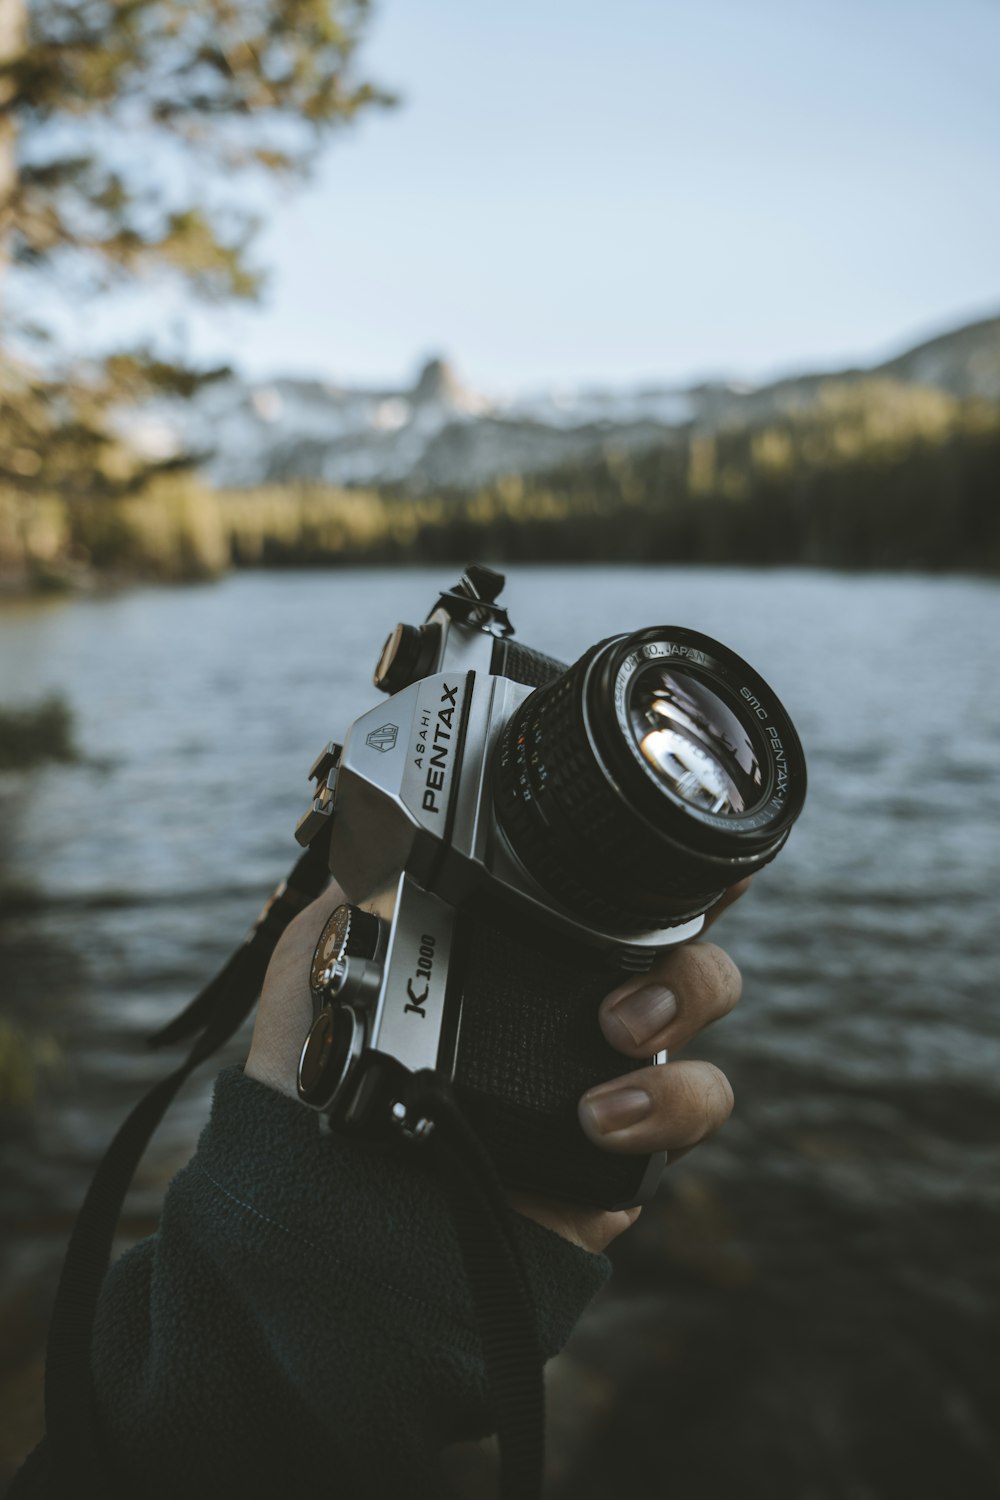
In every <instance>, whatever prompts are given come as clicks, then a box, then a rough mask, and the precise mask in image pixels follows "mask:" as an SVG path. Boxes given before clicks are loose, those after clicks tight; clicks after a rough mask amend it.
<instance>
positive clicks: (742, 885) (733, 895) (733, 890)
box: [701, 875, 753, 936]
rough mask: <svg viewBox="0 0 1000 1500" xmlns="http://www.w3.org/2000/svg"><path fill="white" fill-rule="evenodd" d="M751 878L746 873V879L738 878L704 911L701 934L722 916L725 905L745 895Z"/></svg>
mask: <svg viewBox="0 0 1000 1500" xmlns="http://www.w3.org/2000/svg"><path fill="white" fill-rule="evenodd" d="M752 879H753V876H752V875H748V876H747V878H746V880H738V881H737V882H736V884H735V885H731V886H730V887H729V889H728V891H726V893H725V894H724V895H723V897H722V899H721V900H720V901H717V902H716V903H715V905H714V906H713V907H712V909H711V911H708V912H706V913H705V925H704V926H703V927H702V929H701V931H702V936H704V935H705V933H706V932H707V931H708V929H709V928H710V927H711V926H712V924H713V923H714V922H717V921H718V920H719V918H720V917H721V916H722V913H723V912H724V911H725V910H726V908H727V907H729V906H732V904H733V902H734V901H738V900H739V899H740V897H741V896H745V895H746V893H747V891H748V890H749V889H750V882H751V880H752Z"/></svg>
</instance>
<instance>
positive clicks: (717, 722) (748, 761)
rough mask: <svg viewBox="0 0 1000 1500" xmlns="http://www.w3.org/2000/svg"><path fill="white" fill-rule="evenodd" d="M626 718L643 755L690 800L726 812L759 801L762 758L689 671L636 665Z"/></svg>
mask: <svg viewBox="0 0 1000 1500" xmlns="http://www.w3.org/2000/svg"><path fill="white" fill-rule="evenodd" d="M629 722H630V724H631V726H632V731H633V733H634V734H635V737H636V742H637V743H638V745H639V748H640V750H641V751H642V754H643V757H644V758H645V760H646V761H647V762H648V764H649V765H651V766H652V767H653V769H654V770H655V771H656V772H657V774H658V775H659V776H661V777H662V778H663V780H664V781H665V782H666V783H667V785H668V786H669V787H670V789H671V790H672V791H674V792H675V793H676V794H677V796H679V797H681V798H682V799H683V800H684V801H685V802H687V803H688V804H689V805H690V806H692V807H697V808H700V809H702V810H703V811H704V812H710V813H717V814H718V813H721V814H723V815H725V814H727V813H732V814H739V813H744V812H747V811H748V810H749V809H750V808H751V807H753V805H754V804H755V803H756V802H758V801H760V798H761V793H762V789H763V788H762V780H763V778H762V774H761V764H760V760H759V758H758V756H757V753H756V751H755V750H754V746H753V742H752V740H751V738H750V735H749V732H748V731H747V729H746V728H745V727H744V726H743V725H742V724H741V723H740V721H739V719H738V718H737V717H736V715H735V714H734V713H733V712H732V710H731V709H730V708H728V707H727V706H726V704H725V703H724V702H723V701H722V699H721V698H720V697H719V696H718V694H717V693H715V692H714V691H713V690H712V688H710V687H709V686H708V684H707V683H704V682H701V681H700V680H699V679H698V678H697V677H695V676H693V675H692V674H691V673H690V672H689V671H679V670H677V669H674V670H670V671H668V670H666V669H665V668H663V667H657V666H650V667H647V668H646V669H645V670H643V671H640V672H639V673H638V674H637V675H636V678H635V681H634V682H633V683H632V688H631V692H630V694H629Z"/></svg>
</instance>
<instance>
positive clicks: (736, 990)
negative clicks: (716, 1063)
mask: <svg viewBox="0 0 1000 1500" xmlns="http://www.w3.org/2000/svg"><path fill="white" fill-rule="evenodd" d="M742 987H743V981H742V978H741V977H740V971H739V969H738V968H737V967H736V965H735V964H734V963H733V961H732V959H731V958H730V957H729V955H728V953H724V952H723V950H722V949H721V948H717V947H716V946H715V944H714V943H702V942H696V943H685V944H684V945H683V947H680V948H673V949H671V951H670V952H669V953H665V954H664V955H663V956H662V957H661V958H659V959H657V961H656V963H655V964H654V965H653V967H652V968H651V969H650V971H649V973H648V974H643V975H641V976H640V977H637V978H635V979H630V980H629V981H628V982H627V983H626V984H622V985H619V987H618V988H617V989H616V990H612V992H611V994H610V995H608V996H607V998H606V999H605V1000H603V1001H602V1002H601V1008H600V1010H599V1012H598V1017H599V1020H600V1025H601V1030H602V1031H603V1032H604V1035H605V1037H606V1039H607V1041H608V1042H610V1044H611V1046H612V1047H615V1048H617V1050H618V1051H619V1052H623V1053H624V1054H625V1056H626V1057H634V1058H643V1057H651V1056H652V1055H653V1053H654V1052H659V1051H660V1050H661V1049H662V1048H664V1047H666V1048H667V1049H668V1050H669V1051H670V1052H676V1051H678V1049H679V1048H681V1047H683V1046H684V1044H685V1043H686V1042H689V1041H690V1040H691V1038H692V1037H693V1036H695V1035H696V1034H697V1032H699V1031H701V1030H702V1028H703V1027H705V1026H708V1025H709V1024H710V1023H711V1022H712V1021H717V1020H719V1018H720V1017H721V1016H725V1015H728V1014H729V1012H730V1011H731V1010H732V1009H733V1006H734V1005H736V1003H737V1001H738V1000H739V998H740V992H741V990H742Z"/></svg>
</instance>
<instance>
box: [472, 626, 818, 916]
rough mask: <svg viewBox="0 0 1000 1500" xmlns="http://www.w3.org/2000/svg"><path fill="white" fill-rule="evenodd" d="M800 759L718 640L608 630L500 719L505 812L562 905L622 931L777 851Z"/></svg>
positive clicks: (498, 781) (762, 687)
mask: <svg viewBox="0 0 1000 1500" xmlns="http://www.w3.org/2000/svg"><path fill="white" fill-rule="evenodd" d="M805 785H806V776H805V759H804V756H803V754H802V748H801V745H800V744H799V740H798V736H797V734H796V733H795V729H794V727H793V726H792V723H791V720H790V719H789V717H788V714H787V713H786V712H785V710H784V708H783V707H782V706H781V704H780V703H779V702H778V700H777V698H776V697H775V695H774V693H773V692H772V691H771V689H770V688H769V687H768V686H767V684H766V683H765V682H764V681H763V679H762V678H761V677H759V676H758V675H757V673H755V672H754V671H753V669H752V668H751V667H749V666H748V665H747V663H746V662H745V661H743V660H742V658H741V657H739V656H737V655H736V653H735V652H733V651H730V650H729V649H728V648H727V647H725V646H723V645H722V644H721V643H720V642H718V641H715V640H713V639H712V638H711V637H710V636H705V635H701V634H700V633H698V632H697V631H692V630H687V629H684V628H682V627H677V626H656V627H653V628H651V629H648V630H642V631H637V632H635V633H634V634H632V635H627V636H616V637H613V638H612V639H611V640H608V641H602V642H600V643H599V644H598V645H597V646H595V647H593V648H592V649H591V650H590V651H588V652H586V653H585V654H584V656H582V657H581V658H580V660H579V661H578V662H576V663H575V664H574V665H573V666H572V667H570V668H569V670H568V671H567V672H565V673H564V674H563V675H562V676H560V677H559V678H557V679H556V680H555V681H554V682H552V683H550V684H549V685H547V686H545V687H542V688H539V689H538V690H537V691H536V692H535V693H533V694H532V695H531V696H530V697H529V698H527V699H526V700H525V701H524V703H522V704H521V705H520V707H519V708H518V709H517V710H516V712H515V713H514V714H513V715H512V717H511V719H510V720H509V722H508V723H507V725H506V726H505V728H504V731H503V733H502V735H501V737H500V741H499V744H498V747H497V751H496V757H495V761H494V796H495V806H496V813H497V819H498V822H499V823H500V826H501V827H502V829H503V830H504V832H505V834H506V836H507V839H508V841H509V843H510V844H511V846H512V848H513V850H514V852H515V854H516V855H517V856H518V858H519V859H520V860H521V862H522V864H523V865H524V866H525V867H526V869H527V870H528V871H529V873H530V874H531V875H533V876H534V878H535V879H536V880H537V881H538V882H539V883H540V884H541V885H543V886H544V887H545V888H546V889H547V890H548V891H549V892H550V893H551V894H552V896H553V897H554V898H555V899H557V900H559V901H560V903H561V904H563V905H565V906H567V907H568V908H569V909H570V910H572V911H573V912H574V913H575V914H577V915H579V916H582V917H585V918H590V919H591V920H594V921H597V920H600V921H603V922H610V923H613V924H615V925H617V926H618V927H620V928H621V930H622V931H623V932H625V931H640V930H644V929H648V928H650V927H667V926H671V925H673V924H676V923H678V922H682V921H687V920H688V919H690V918H691V917H694V916H697V915H698V914H699V913H700V912H704V911H706V910H707V909H708V908H709V907H710V906H711V905H713V904H714V902H715V901H716V900H717V899H718V897H719V895H720V894H721V892H722V891H723V890H725V889H726V887H727V886H729V885H732V884H733V883H734V882H735V881H737V880H739V879H741V878H743V876H745V875H750V874H753V873H754V871H755V870H758V869H760V868H761V867H762V866H763V865H765V864H767V863H768V861H769V860H771V859H773V858H774V856H775V854H777V852H778V850H779V849H780V848H781V846H782V844H783V843H784V842H785V839H786V838H787V837H788V832H789V830H790V828H791V826H792V824H793V823H794V821H795V819H796V817H797V816H798V814H799V812H800V811H801V809H802V804H803V801H804V798H805Z"/></svg>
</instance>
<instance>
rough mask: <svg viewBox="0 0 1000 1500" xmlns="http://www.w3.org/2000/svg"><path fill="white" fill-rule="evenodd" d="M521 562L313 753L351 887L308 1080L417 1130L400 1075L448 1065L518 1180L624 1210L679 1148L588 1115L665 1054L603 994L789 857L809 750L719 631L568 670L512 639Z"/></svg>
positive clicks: (362, 1124)
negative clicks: (607, 1029) (616, 1020)
mask: <svg viewBox="0 0 1000 1500" xmlns="http://www.w3.org/2000/svg"><path fill="white" fill-rule="evenodd" d="M503 583H504V580H503V578H502V576H501V575H500V574H498V573H494V572H492V571H491V570H490V569H488V568H485V567H480V566H470V567H469V568H468V569H467V570H466V572H465V574H464V575H463V577H462V579H461V581H460V583H459V584H458V585H457V586H456V587H455V588H454V589H452V590H450V591H449V592H447V593H444V594H442V595H441V596H440V598H439V599H438V602H437V604H436V605H435V607H434V608H433V609H432V611H431V613H430V615H429V616H428V619H427V621H426V623H425V624H423V625H419V626H413V625H398V626H397V627H396V629H395V630H394V631H393V633H392V634H391V635H390V637H389V639H388V640H387V642H386V644H385V647H384V648H383V651H382V654H381V656H380V658H379V661H378V665H377V667H376V669H375V684H376V686H377V687H378V688H380V689H381V690H382V691H383V692H385V693H388V694H389V695H390V696H389V699H388V702H384V703H380V704H379V705H378V706H376V707H375V708H373V709H372V710H371V711H370V712H368V713H366V714H363V715H362V717H361V718H360V719H358V720H357V721H356V722H355V723H354V724H353V725H352V726H351V728H350V730H349V731H348V733H347V736H346V739H345V741H344V744H343V746H340V745H336V744H333V743H331V744H329V745H327V747H326V749H325V750H324V751H323V752H322V754H321V755H320V757H319V759H318V760H317V761H316V763H315V765H314V766H313V768H312V771H311V773H310V775H311V777H312V778H313V779H314V780H315V782H316V793H315V797H314V800H313V803H312V806H311V808H310V809H309V811H308V812H307V813H306V814H305V815H304V817H303V818H302V819H301V820H300V823H299V826H298V828H297V830H296V837H297V838H298V840H299V842H300V843H301V844H304V845H307V844H309V843H310V842H311V841H312V840H313V839H314V838H316V837H317V835H318V834H320V833H321V832H322V834H323V835H324V837H325V836H326V835H327V834H328V835H329V840H330V844H329V850H330V852H329V865H330V870H331V872H332V874H333V875H334V877H335V878H336V880H337V881H338V882H339V884H340V885H341V886H342V888H343V890H344V892H345V893H346V896H347V898H348V901H347V904H344V905H342V906H340V907H338V908H337V910H336V911H335V912H334V914H333V916H332V917H331V919H330V921H329V922H328V923H327V926H326V928H325V930H324V933H323V936H322V938H321V940H320V943H319V946H318V948H317V950H316V957H315V960H314V963H313V967H312V974H311V984H312V991H313V999H314V1021H313V1026H312V1029H311V1030H310V1032H309V1035H308V1037H307V1038H306V1040H305V1044H304V1046H303V1049H302V1056H301V1060H300V1064H299V1079H298V1087H299V1094H300V1096H301V1098H302V1099H303V1100H304V1101H305V1102H306V1103H307V1104H309V1105H311V1106H312V1107H313V1108H315V1109H317V1110H319V1111H321V1112H322V1113H324V1114H326V1115H327V1116H328V1117H329V1120H330V1123H331V1126H332V1127H333V1128H335V1129H336V1128H342V1129H345V1130H361V1131H369V1132H370V1133H375V1134H377V1133H378V1131H379V1129H380V1128H381V1126H382V1124H383V1123H384V1120H385V1117H386V1112H387V1111H391V1110H393V1109H395V1111H396V1113H397V1120H400V1123H402V1124H403V1125H404V1127H405V1126H407V1122H406V1121H405V1119H400V1117H401V1116H402V1115H403V1114H405V1111H403V1107H402V1106H401V1105H400V1104H399V1102H398V1101H399V1093H400V1080H401V1079H402V1078H404V1077H406V1076H409V1074H411V1073H414V1072H416V1071H418V1070H421V1069H428V1068H429V1069H434V1070H435V1071H436V1072H437V1073H438V1074H439V1075H441V1076H443V1077H444V1078H445V1079H447V1080H449V1081H450V1083H451V1084H452V1086H453V1088H454V1092H455V1094H456V1096H457V1098H458V1100H459V1101H460V1103H461V1105H462V1108H463V1110H464V1112H465V1114H466V1116H467V1118H468V1119H469V1120H470V1121H471V1122H472V1124H473V1125H474V1127H475V1128H476V1129H477V1131H478V1132H479V1134H480V1136H481V1138H482V1139H483V1140H484V1141H485V1143H486V1145H487V1148H488V1150H489V1153H490V1155H491V1156H492V1158H493V1161H494V1162H495V1164H496V1166H497V1169H498V1172H499V1175H500V1177H501V1179H502V1180H503V1182H505V1183H507V1184H508V1185H510V1186H516V1187H519V1188H522V1189H526V1190H528V1191H533V1192H538V1193H544V1194H557V1195H560V1196H563V1197H566V1198H569V1199H574V1200H576V1201H579V1202H586V1203H591V1204H594V1205H597V1206H602V1207H606V1208H618V1207H624V1206H626V1205H631V1204H635V1203H640V1202H642V1201H644V1200H645V1199H647V1198H648V1197H649V1196H650V1195H651V1193H652V1192H653V1191H654V1189H655V1187H656V1184H657V1181H658V1179H659V1176H660V1172H661V1169H662V1166H663V1157H662V1155H656V1156H643V1157H636V1156H619V1155H612V1154H611V1153H608V1152H605V1151H602V1150H600V1149H599V1148H598V1147H595V1146H593V1145H592V1144H591V1143H590V1142H589V1141H588V1140H587V1138H586V1136H585V1135H584V1134H583V1131H582V1130H581V1128H580V1125H579V1122H578V1119H577V1101H578V1099H579V1097H580V1095H581V1094H582V1093H583V1092H584V1091H585V1090H586V1089H588V1088H590V1087H591V1086H592V1085H594V1084H596V1083H598V1082H600V1081H603V1080H605V1079H608V1078H613V1077H617V1076H620V1075H623V1074H625V1073H627V1072H628V1071H629V1070H630V1069H633V1068H638V1067H641V1066H645V1065H646V1064H642V1063H634V1062H631V1061H629V1060H628V1059H626V1058H624V1057H623V1056H622V1055H621V1054H620V1053H618V1052H616V1051H614V1050H613V1049H612V1048H611V1047H609V1046H608V1044H607V1043H606V1042H605V1041H604V1038H603V1036H602V1034H601V1032H600V1029H599V1026H598V1022H597V1015H596V1011H597V1006H598V1004H599V1002H600V1000H601V999H602V998H603V996H604V995H605V994H607V993H608V991H609V990H611V989H613V988H614V987H615V986H616V985H618V984H620V983H622V982H623V981H624V980H625V979H627V978H628V977H629V976H630V975H636V974H641V973H642V972H643V971H645V970H646V969H648V968H649V966H650V964H651V963H652V962H653V960H654V958H655V957H656V955H657V954H658V953H661V952H662V951H663V950H664V949H666V948H669V947H671V946H673V945H675V944H677V943H683V942H686V941H687V940H688V939H690V938H693V937H695V936H696V934H697V933H698V932H699V931H700V929H701V927H702V924H703V921H704V913H705V912H706V911H708V910H709V909H710V908H711V907H712V906H713V905H714V903H715V902H716V901H718V900H719V898H720V897H721V895H722V893H723V892H724V891H725V890H726V888H727V887H728V886H730V885H732V884H733V883H734V882H736V881H737V880H740V879H741V878H742V877H743V876H745V875H749V874H752V873H753V872H754V871H756V870H759V869H760V868H761V867H762V866H763V865H765V864H767V863H768V861H769V860H771V859H773V858H774V856H775V855H776V854H777V853H778V851H779V849H781V847H782V845H783V844H784V843H785V840H786V839H787V837H788V833H789V831H790V829H791V826H792V824H793V823H794V821H795V819H796V818H797V816H798V814H799V812H800V811H801V809H802V804H803V801H804V798H805V789H806V771H805V760H804V757H803V754H802V748H801V746H800V744H799V740H798V736H797V735H796V732H795V730H794V728H793V726H792V723H791V721H790V719H789V717H788V715H787V713H786V712H785V710H784V709H783V708H782V706H781V704H780V703H779V702H778V700H777V699H776V698H775V695H774V693H773V692H772V691H771V689H770V688H769V687H768V686H767V684H766V683H765V682H763V680H762V679H761V678H760V677H758V676H757V674H756V673H755V672H754V671H753V670H752V669H751V668H750V667H749V666H748V665H747V664H746V662H744V661H742V660H741V658H740V657H738V656H737V655H735V653H734V652H732V651H730V650H728V649H727V648H726V647H725V646H723V645H721V644H720V643H719V642H718V641H715V640H712V639H711V638H710V637H708V636H705V635H701V634H699V633H697V632H695V631H692V630H686V629H683V628H679V627H675V626H654V627H652V628H650V629H647V630H638V631H634V632H632V633H631V634H628V635H619V636H613V637H611V638H610V639H608V640H604V641H601V642H599V643H598V644H597V645H596V646H593V647H591V649H590V650H588V651H586V652H585V653H584V654H583V656H582V657H581V658H580V659H579V661H577V662H576V663H575V664H574V665H573V666H571V667H566V666H565V665H564V664H563V663H562V662H558V661H555V660H553V659H552V658H551V657H548V656H545V655H543V654H542V653H541V652H539V651H536V650H534V649H532V648H531V647H528V646H525V645H523V644H521V643H519V642H517V643H516V642H515V641H514V640H513V639H512V638H511V637H512V634H513V631H512V627H511V625H510V622H509V620H508V617H507V612H506V610H505V609H503V608H502V607H501V606H500V605H499V604H498V602H497V600H498V596H499V594H500V591H501V589H502V588H503ZM330 820H332V826H331V822H330ZM664 1060H665V1059H664V1057H663V1056H662V1055H661V1056H660V1057H658V1058H657V1059H655V1061H664ZM650 1061H654V1059H650ZM403 1070H406V1071H403ZM409 1128H412V1129H415V1130H419V1128H420V1122H419V1121H414V1122H409Z"/></svg>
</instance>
